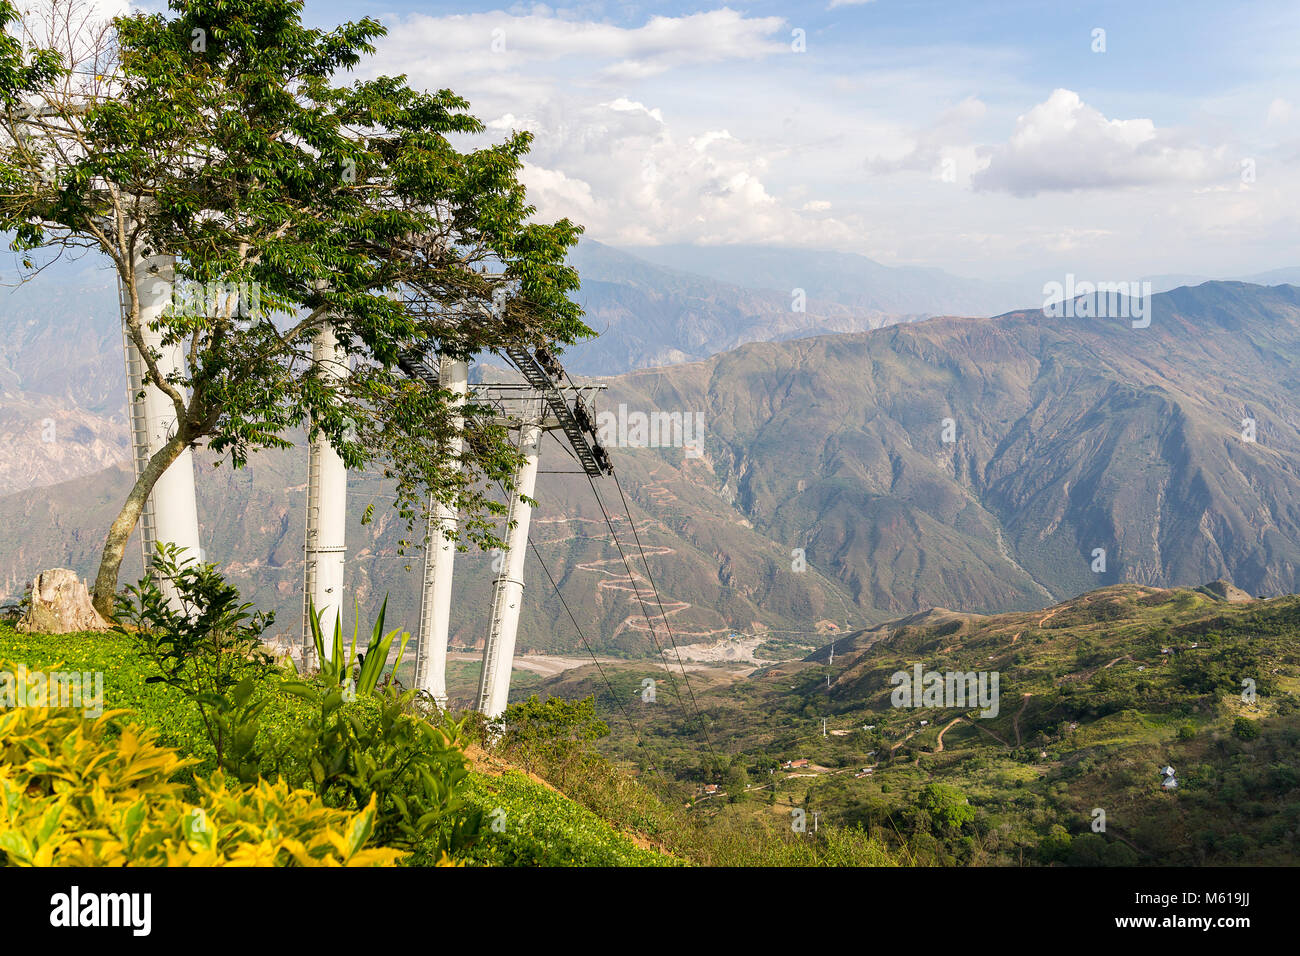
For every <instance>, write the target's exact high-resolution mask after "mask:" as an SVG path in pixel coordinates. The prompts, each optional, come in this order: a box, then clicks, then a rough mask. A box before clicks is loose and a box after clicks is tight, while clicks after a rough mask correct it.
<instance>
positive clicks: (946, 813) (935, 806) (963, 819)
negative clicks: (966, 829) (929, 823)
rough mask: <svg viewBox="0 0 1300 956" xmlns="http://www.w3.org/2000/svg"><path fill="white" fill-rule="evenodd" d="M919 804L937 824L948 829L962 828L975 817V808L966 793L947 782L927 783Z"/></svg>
mask: <svg viewBox="0 0 1300 956" xmlns="http://www.w3.org/2000/svg"><path fill="white" fill-rule="evenodd" d="M917 804H918V806H919V807H920V808H921V809H922V810H924V811H925V812H926V813H927V814H929V816H930V819H931V820H933V821H934V823H935V825H936V826H938V827H942V828H944V829H947V830H960V829H961V828H962V827H963V826H965V825H966V824H967V823H970V822H971V821H972V820H974V819H975V808H974V807H972V806H971V805H970V803H969V802H968V801H967V799H966V795H965V794H964V793H962V792H961V791H960V790H958V789H957V788H956V787H950V786H948V785H947V784H942V783H931V784H927V785H926V787H925V789H924V790H922V791H921V795H920V798H919V799H918V801H917Z"/></svg>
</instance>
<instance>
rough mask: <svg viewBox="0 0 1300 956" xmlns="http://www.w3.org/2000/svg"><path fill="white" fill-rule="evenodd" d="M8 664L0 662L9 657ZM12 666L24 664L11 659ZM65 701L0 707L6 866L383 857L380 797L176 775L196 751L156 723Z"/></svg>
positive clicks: (284, 862)
mask: <svg viewBox="0 0 1300 956" xmlns="http://www.w3.org/2000/svg"><path fill="white" fill-rule="evenodd" d="M9 666H10V665H4V664H0V667H4V668H8V667H9ZM11 672H12V673H16V674H23V673H25V668H23V667H22V666H21V665H17V666H14V667H13V668H12V670H11ZM124 713H125V712H123V711H109V712H106V713H104V714H102V715H101V716H99V717H97V718H93V719H92V718H87V717H84V716H83V715H82V713H81V712H80V711H78V710H74V709H72V708H46V707H27V706H20V707H14V708H11V709H7V710H3V711H0V862H2V863H4V864H5V865H11V866H51V865H60V866H163V865H165V866H225V865H231V866H340V865H341V866H382V865H393V864H395V863H397V862H398V861H399V860H400V859H401V857H402V854H401V853H400V852H398V851H396V850H392V849H383V848H375V847H370V848H367V846H366V844H367V843H371V842H373V841H372V836H373V832H374V825H375V818H376V807H375V801H374V800H373V799H372V800H371V801H369V803H368V804H367V805H366V806H365V807H363V808H362V809H361V810H359V811H357V812H344V811H339V810H331V809H329V808H327V807H325V806H324V805H323V804H322V803H321V801H320V800H319V799H318V798H317V797H316V796H315V795H314V794H312V793H310V792H307V791H304V790H292V789H290V788H289V787H288V786H287V785H286V784H284V783H283V782H279V783H274V784H272V783H268V782H266V781H258V782H257V783H256V784H253V785H248V786H245V785H240V784H238V783H234V784H232V783H231V782H228V781H227V779H226V777H225V776H224V775H223V774H221V773H220V772H217V773H214V774H213V775H211V776H210V777H207V778H203V777H198V778H195V786H196V789H197V791H198V794H199V798H198V799H197V800H195V801H191V800H187V799H185V797H184V795H183V788H182V786H181V784H179V783H178V782H176V781H174V780H173V777H174V776H175V775H176V774H177V773H178V772H180V771H181V770H184V769H186V768H187V767H190V766H191V765H192V764H193V763H194V761H193V760H189V759H186V758H183V757H180V756H179V755H178V754H177V753H176V752H175V751H174V750H172V749H170V748H166V747H160V746H158V745H157V742H156V734H155V732H154V731H152V730H150V729H148V728H141V727H139V726H137V725H135V724H119V723H118V721H117V718H119V717H120V716H122V715H123V714H124Z"/></svg>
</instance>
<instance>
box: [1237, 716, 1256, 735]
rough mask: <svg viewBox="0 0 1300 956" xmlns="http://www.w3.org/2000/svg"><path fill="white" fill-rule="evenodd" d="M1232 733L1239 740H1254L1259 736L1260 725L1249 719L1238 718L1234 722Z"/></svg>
mask: <svg viewBox="0 0 1300 956" xmlns="http://www.w3.org/2000/svg"><path fill="white" fill-rule="evenodd" d="M1232 732H1233V734H1235V735H1236V737H1237V739H1238V740H1254V739H1255V738H1256V737H1258V736H1259V723H1258V722H1257V721H1254V720H1251V719H1250V718H1249V717H1238V718H1237V719H1236V720H1234V721H1233V722H1232Z"/></svg>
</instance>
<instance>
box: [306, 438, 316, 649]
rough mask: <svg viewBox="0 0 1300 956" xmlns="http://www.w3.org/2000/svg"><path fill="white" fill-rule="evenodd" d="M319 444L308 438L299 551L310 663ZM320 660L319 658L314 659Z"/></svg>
mask: <svg viewBox="0 0 1300 956" xmlns="http://www.w3.org/2000/svg"><path fill="white" fill-rule="evenodd" d="M319 519H320V446H319V444H318V443H317V442H311V443H310V445H309V450H308V453H307V515H306V528H305V530H304V533H303V555H302V558H303V560H302V582H303V587H302V641H303V647H302V660H303V665H304V668H306V667H310V666H312V660H311V659H312V658H313V657H314V656H315V653H316V648H315V646H314V645H313V644H312V641H311V596H312V595H313V594H315V593H316V571H317V564H318V561H319V559H318V558H317V555H318V554H319V546H320V522H319ZM315 663H319V662H315Z"/></svg>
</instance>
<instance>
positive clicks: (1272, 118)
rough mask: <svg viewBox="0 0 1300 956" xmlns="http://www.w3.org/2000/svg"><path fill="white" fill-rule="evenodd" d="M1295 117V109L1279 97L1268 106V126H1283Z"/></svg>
mask: <svg viewBox="0 0 1300 956" xmlns="http://www.w3.org/2000/svg"><path fill="white" fill-rule="evenodd" d="M1294 115H1295V107H1294V106H1292V105H1291V104H1290V103H1288V102H1287V101H1286V100H1284V99H1282V98H1281V97H1280V96H1279V97H1278V98H1277V99H1275V100H1274V101H1273V102H1272V103H1269V104H1268V125H1269V126H1285V125H1286V124H1287V123H1289V122H1291V117H1292V116H1294Z"/></svg>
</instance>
